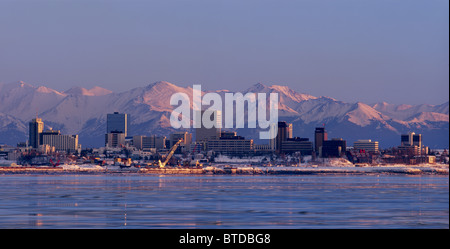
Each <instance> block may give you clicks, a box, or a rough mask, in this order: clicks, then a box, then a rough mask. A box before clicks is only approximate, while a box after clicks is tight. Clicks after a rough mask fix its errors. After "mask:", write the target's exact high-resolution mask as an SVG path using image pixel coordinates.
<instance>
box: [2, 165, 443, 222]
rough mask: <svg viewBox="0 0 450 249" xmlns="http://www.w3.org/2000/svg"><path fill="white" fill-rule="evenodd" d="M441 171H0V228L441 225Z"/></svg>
mask: <svg viewBox="0 0 450 249" xmlns="http://www.w3.org/2000/svg"><path fill="white" fill-rule="evenodd" d="M448 179H449V178H448V175H444V176H443V175H414V176H411V175H276V176H271V175H170V176H169V175H143V174H132V173H127V174H98V175H73V174H68V175H63V174H62V175H38V174H34V175H25V174H24V175H14V174H11V175H2V176H0V198H1V200H0V228H12V229H14V228H48V229H53V228H55V229H56V228H58V229H61V228H63V229H65V228H137V229H140V228H206V229H214V228H233V229H234V228H262V229H278V228H302V229H321V228H337V229H341V228H356V229H359V228H374V229H377V228H395V229H397V228H445V229H448V228H449V181H448Z"/></svg>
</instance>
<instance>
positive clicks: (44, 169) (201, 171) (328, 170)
mask: <svg viewBox="0 0 450 249" xmlns="http://www.w3.org/2000/svg"><path fill="white" fill-rule="evenodd" d="M13 174H48V175H65V174H67V175H69V174H142V175H325V174H353V175H367V174H403V175H405V174H406V175H449V167H448V165H442V164H438V165H424V166H422V165H392V166H365V167H354V166H353V167H352V166H317V167H311V166H286V167H255V166H253V167H251V166H233V167H216V166H208V167H203V168H177V167H166V168H135V167H126V168H121V167H118V166H114V167H102V166H98V165H79V166H78V165H62V166H57V167H52V166H20V167H17V166H3V167H0V175H13Z"/></svg>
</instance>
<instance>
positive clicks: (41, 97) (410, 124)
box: [0, 81, 449, 147]
mask: <svg viewBox="0 0 450 249" xmlns="http://www.w3.org/2000/svg"><path fill="white" fill-rule="evenodd" d="M216 92H217V93H219V95H221V96H223V95H224V94H225V93H227V92H229V91H228V90H218V91H216ZM248 92H253V93H261V92H264V93H272V92H277V93H279V108H280V110H279V120H287V121H289V122H292V123H293V124H294V135H295V136H302V137H310V138H312V136H313V132H314V127H317V126H322V125H323V124H326V127H327V130H328V131H329V134H330V135H333V136H336V137H344V138H347V137H348V138H349V139H350V140H351V139H358V138H359V139H364V138H367V139H368V138H377V139H385V140H388V138H389V139H391V137H393V136H394V137H395V139H391V140H390V141H392V143H394V142H395V141H397V140H399V138H397V137H396V136H398V135H399V134H400V133H405V132H408V131H415V132H422V133H423V134H424V138H425V137H426V134H427V132H432V133H433V134H434V135H433V136H429V137H434V138H435V139H439V137H443V135H445V134H447V137H448V123H449V122H448V102H447V103H444V104H442V105H436V106H433V105H427V104H423V105H417V106H410V105H392V104H388V103H377V104H374V105H367V104H364V103H361V102H358V103H347V102H343V101H339V100H336V99H333V98H329V97H324V96H322V97H315V96H311V95H308V94H302V93H298V92H296V91H293V90H292V89H290V88H289V87H286V86H279V85H273V86H265V85H263V84H260V83H258V84H255V85H253V86H251V87H249V88H248V89H246V90H243V91H242V93H243V94H245V93H248ZM174 93H185V94H187V95H188V96H189V98H190V99H191V100H192V88H191V87H186V88H185V87H179V86H176V85H174V84H172V83H169V82H165V81H159V82H155V83H152V84H149V85H147V86H143V87H137V88H133V89H130V90H129V91H125V92H120V93H114V92H111V91H109V90H106V89H104V88H100V87H94V88H91V89H89V90H87V89H85V88H81V87H73V88H71V89H69V90H67V91H65V92H58V91H55V90H53V89H50V88H47V87H43V86H41V87H35V86H32V85H30V84H27V83H24V82H14V83H10V84H0V114H1V115H0V131H2V132H3V133H2V134H3V135H1V136H0V143H3V142H4V141H8V142H10V141H11V139H9V138H6V137H7V136H8V131H11V132H14V134H16V135H17V134H21V135H17V136H16V138H17V139H19V138H20V137H22V138H23V137H26V136H27V135H26V134H27V129H28V127H27V126H28V122H29V121H30V120H31V119H32V118H34V117H35V116H36V112H37V113H38V115H39V117H41V118H42V119H43V121H44V123H45V124H46V128H48V127H54V128H57V129H61V131H62V132H63V133H65V134H79V135H80V142H81V144H83V146H101V145H102V144H103V141H104V132H105V130H106V114H107V113H112V112H114V111H118V112H123V113H127V114H129V115H130V119H131V124H130V128H129V134H130V135H137V134H142V135H146V134H147V135H148V134H161V135H168V134H169V133H170V132H172V131H174V129H173V128H172V127H171V126H170V122H169V118H170V114H171V111H172V110H173V108H174V107H173V106H171V105H170V102H169V100H170V97H171V96H172V94H174ZM191 108H192V101H191ZM242 132H243V133H242V134H240V135H243V136H249V137H251V138H255V139H256V137H254V135H255V134H256V132H254V131H252V130H251V129H247V130H245V129H244V130H242ZM11 134H12V133H11ZM393 134H394V135H393ZM430 134H431V133H430ZM369 135H370V136H371V137H369ZM330 137H331V136H330ZM22 140H23V139H22ZM441 140H442V139H441ZM17 142H19V141H17ZM350 144H351V143H350ZM435 144H436V145H437V146H438V145H442V144H443V145H445V144H446V146H447V147H448V140H445V139H443V140H442V141H438V142H436V143H435ZM392 145H396V144H392Z"/></svg>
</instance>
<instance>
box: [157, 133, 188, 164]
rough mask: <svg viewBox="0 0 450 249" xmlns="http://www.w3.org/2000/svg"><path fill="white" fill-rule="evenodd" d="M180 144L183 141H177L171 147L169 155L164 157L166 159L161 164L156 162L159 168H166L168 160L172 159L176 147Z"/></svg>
mask: <svg viewBox="0 0 450 249" xmlns="http://www.w3.org/2000/svg"><path fill="white" fill-rule="evenodd" d="M181 142H183V139H180V140H178V142H177V143H176V144H175V145H174V146H172V148H171V149H170V151H169V153H168V154H167V155H166V159H165V160H164V162H161V160H159V161H158V162H159V167H160V168H164V166H166V164H167V162H168V161H169V160H170V158H172V155H173V153H175V150H176V149H177V148H178V145H180V143H181Z"/></svg>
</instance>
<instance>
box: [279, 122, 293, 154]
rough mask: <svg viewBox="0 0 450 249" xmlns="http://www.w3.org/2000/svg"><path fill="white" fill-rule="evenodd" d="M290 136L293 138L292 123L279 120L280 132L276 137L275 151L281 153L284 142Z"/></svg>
mask: <svg viewBox="0 0 450 249" xmlns="http://www.w3.org/2000/svg"><path fill="white" fill-rule="evenodd" d="M288 138H292V124H290V123H287V122H285V121H281V122H278V133H277V137H276V138H275V147H276V148H275V151H276V152H277V153H281V152H282V151H283V148H282V142H283V141H286V140H287V139H288Z"/></svg>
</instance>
